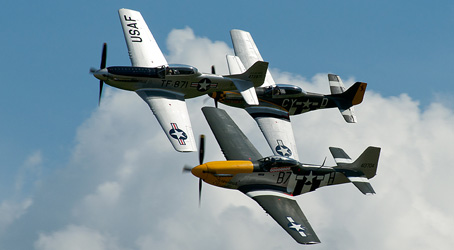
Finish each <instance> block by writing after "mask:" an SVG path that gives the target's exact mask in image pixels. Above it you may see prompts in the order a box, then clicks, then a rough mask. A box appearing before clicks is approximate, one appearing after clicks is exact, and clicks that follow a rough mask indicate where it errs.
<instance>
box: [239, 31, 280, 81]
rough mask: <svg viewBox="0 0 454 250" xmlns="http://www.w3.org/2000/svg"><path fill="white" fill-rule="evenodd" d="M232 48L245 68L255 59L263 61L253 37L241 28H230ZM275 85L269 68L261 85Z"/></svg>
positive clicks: (255, 60)
mask: <svg viewBox="0 0 454 250" xmlns="http://www.w3.org/2000/svg"><path fill="white" fill-rule="evenodd" d="M230 37H231V38H232V43H233V49H234V51H235V55H236V56H238V57H239V58H240V59H241V61H242V62H243V64H244V66H245V67H246V68H249V67H251V66H252V65H253V64H254V63H255V62H257V61H263V58H262V56H261V55H260V52H259V50H258V48H257V46H256V45H255V42H254V39H252V36H251V34H250V33H249V32H247V31H243V30H231V31H230ZM270 85H276V83H275V82H274V79H273V77H272V76H271V73H270V71H269V70H267V71H266V77H265V82H264V83H263V85H262V87H264V86H270Z"/></svg>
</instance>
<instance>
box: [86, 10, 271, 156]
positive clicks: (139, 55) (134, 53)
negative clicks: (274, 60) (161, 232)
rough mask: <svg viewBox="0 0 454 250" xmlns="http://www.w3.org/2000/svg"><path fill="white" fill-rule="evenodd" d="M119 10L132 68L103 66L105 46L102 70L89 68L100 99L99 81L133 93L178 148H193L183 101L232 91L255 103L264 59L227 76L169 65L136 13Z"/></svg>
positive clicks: (104, 48)
mask: <svg viewBox="0 0 454 250" xmlns="http://www.w3.org/2000/svg"><path fill="white" fill-rule="evenodd" d="M118 14H119V16H120V21H121V25H122V27H123V33H124V36H125V40H126V44H127V46H128V52H129V57H130V59H131V63H132V66H113V67H106V54H107V46H106V44H104V46H103V52H102V59H101V68H100V69H99V70H97V69H91V70H90V71H91V73H92V74H93V75H94V76H95V77H96V78H98V79H99V80H100V91H99V99H100V100H101V93H102V87H103V83H107V84H108V85H110V86H113V87H116V88H119V89H123V90H130V91H135V92H136V93H137V94H138V95H139V96H140V97H141V98H142V99H143V100H144V101H145V102H146V103H147V104H148V105H149V107H150V109H151V110H152V111H153V113H154V115H155V116H156V118H157V119H158V121H159V123H160V125H161V127H162V129H163V130H164V132H165V134H166V135H167V137H168V139H169V140H170V142H171V143H172V145H173V147H174V148H175V149H176V150H177V151H180V152H190V151H196V150H197V147H196V144H195V140H194V135H193V132H192V126H191V121H190V119H189V114H188V110H187V107H186V102H185V99H188V98H193V97H197V96H201V95H204V94H209V93H211V92H213V91H227V90H235V89H236V90H238V91H239V92H240V93H241V96H242V97H243V98H244V100H245V102H246V103H248V104H249V105H257V104H258V99H257V95H256V93H255V89H254V87H258V86H261V85H262V84H263V82H264V79H265V74H266V71H267V69H268V63H267V62H263V61H259V62H256V63H254V64H253V65H251V67H249V69H248V70H246V71H245V72H242V73H240V74H232V75H227V76H222V75H216V74H215V73H214V72H212V74H205V73H200V72H199V71H198V70H197V69H196V68H195V67H192V66H186V65H169V64H168V63H167V60H166V59H165V57H164V55H163V54H162V52H161V50H160V49H159V46H158V44H157V43H156V40H155V39H154V37H153V35H152V34H151V32H150V30H149V29H148V26H147V24H146V23H145V20H144V19H143V17H142V15H141V14H140V12H138V11H134V10H128V9H120V10H119V11H118Z"/></svg>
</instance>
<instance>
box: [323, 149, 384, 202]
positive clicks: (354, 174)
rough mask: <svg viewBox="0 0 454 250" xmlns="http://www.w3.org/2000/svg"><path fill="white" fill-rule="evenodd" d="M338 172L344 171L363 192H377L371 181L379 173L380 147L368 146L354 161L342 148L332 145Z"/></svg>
mask: <svg viewBox="0 0 454 250" xmlns="http://www.w3.org/2000/svg"><path fill="white" fill-rule="evenodd" d="M329 150H330V151H331V154H332V155H333V157H334V160H335V161H336V164H337V167H335V169H336V170H337V171H338V172H341V173H343V174H344V175H345V176H346V177H347V178H348V179H349V180H350V181H351V182H352V183H353V184H354V185H355V186H356V187H357V188H358V189H359V190H360V191H361V192H362V193H363V194H375V191H374V189H373V188H372V186H371V185H370V183H369V179H371V178H373V177H374V176H375V174H376V173H377V167H378V159H379V157H380V150H381V149H380V148H378V147H368V148H367V149H366V150H364V152H363V153H362V154H361V155H360V156H359V157H358V159H356V160H355V161H354V162H353V161H352V159H351V158H350V157H349V156H348V155H347V153H345V151H344V150H343V149H341V148H335V147H330V148H329Z"/></svg>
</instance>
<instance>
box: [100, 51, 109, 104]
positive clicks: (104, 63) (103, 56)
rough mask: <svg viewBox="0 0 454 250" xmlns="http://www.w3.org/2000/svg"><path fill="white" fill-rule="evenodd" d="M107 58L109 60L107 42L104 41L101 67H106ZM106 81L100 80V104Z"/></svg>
mask: <svg viewBox="0 0 454 250" xmlns="http://www.w3.org/2000/svg"><path fill="white" fill-rule="evenodd" d="M106 60H107V43H104V44H103V46H102V55H101V69H104V68H105V67H106ZM103 85H104V82H103V81H102V80H100V81H99V99H98V106H99V105H100V104H101V95H102V87H103Z"/></svg>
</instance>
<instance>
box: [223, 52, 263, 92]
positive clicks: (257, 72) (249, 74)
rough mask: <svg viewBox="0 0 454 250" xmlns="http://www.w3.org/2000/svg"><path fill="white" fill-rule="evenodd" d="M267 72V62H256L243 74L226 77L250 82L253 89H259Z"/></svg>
mask: <svg viewBox="0 0 454 250" xmlns="http://www.w3.org/2000/svg"><path fill="white" fill-rule="evenodd" d="M237 60H239V59H237ZM240 62H241V61H240ZM229 67H230V66H229ZM243 67H244V66H243ZM267 70H268V63H267V62H263V61H257V62H255V63H254V64H253V65H252V66H251V67H250V68H249V69H247V70H246V71H245V72H244V73H241V74H233V75H228V76H226V77H230V78H235V79H241V80H243V81H250V82H252V83H253V84H254V87H260V86H261V85H262V84H263V82H264V81H265V76H266V71H267Z"/></svg>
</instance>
